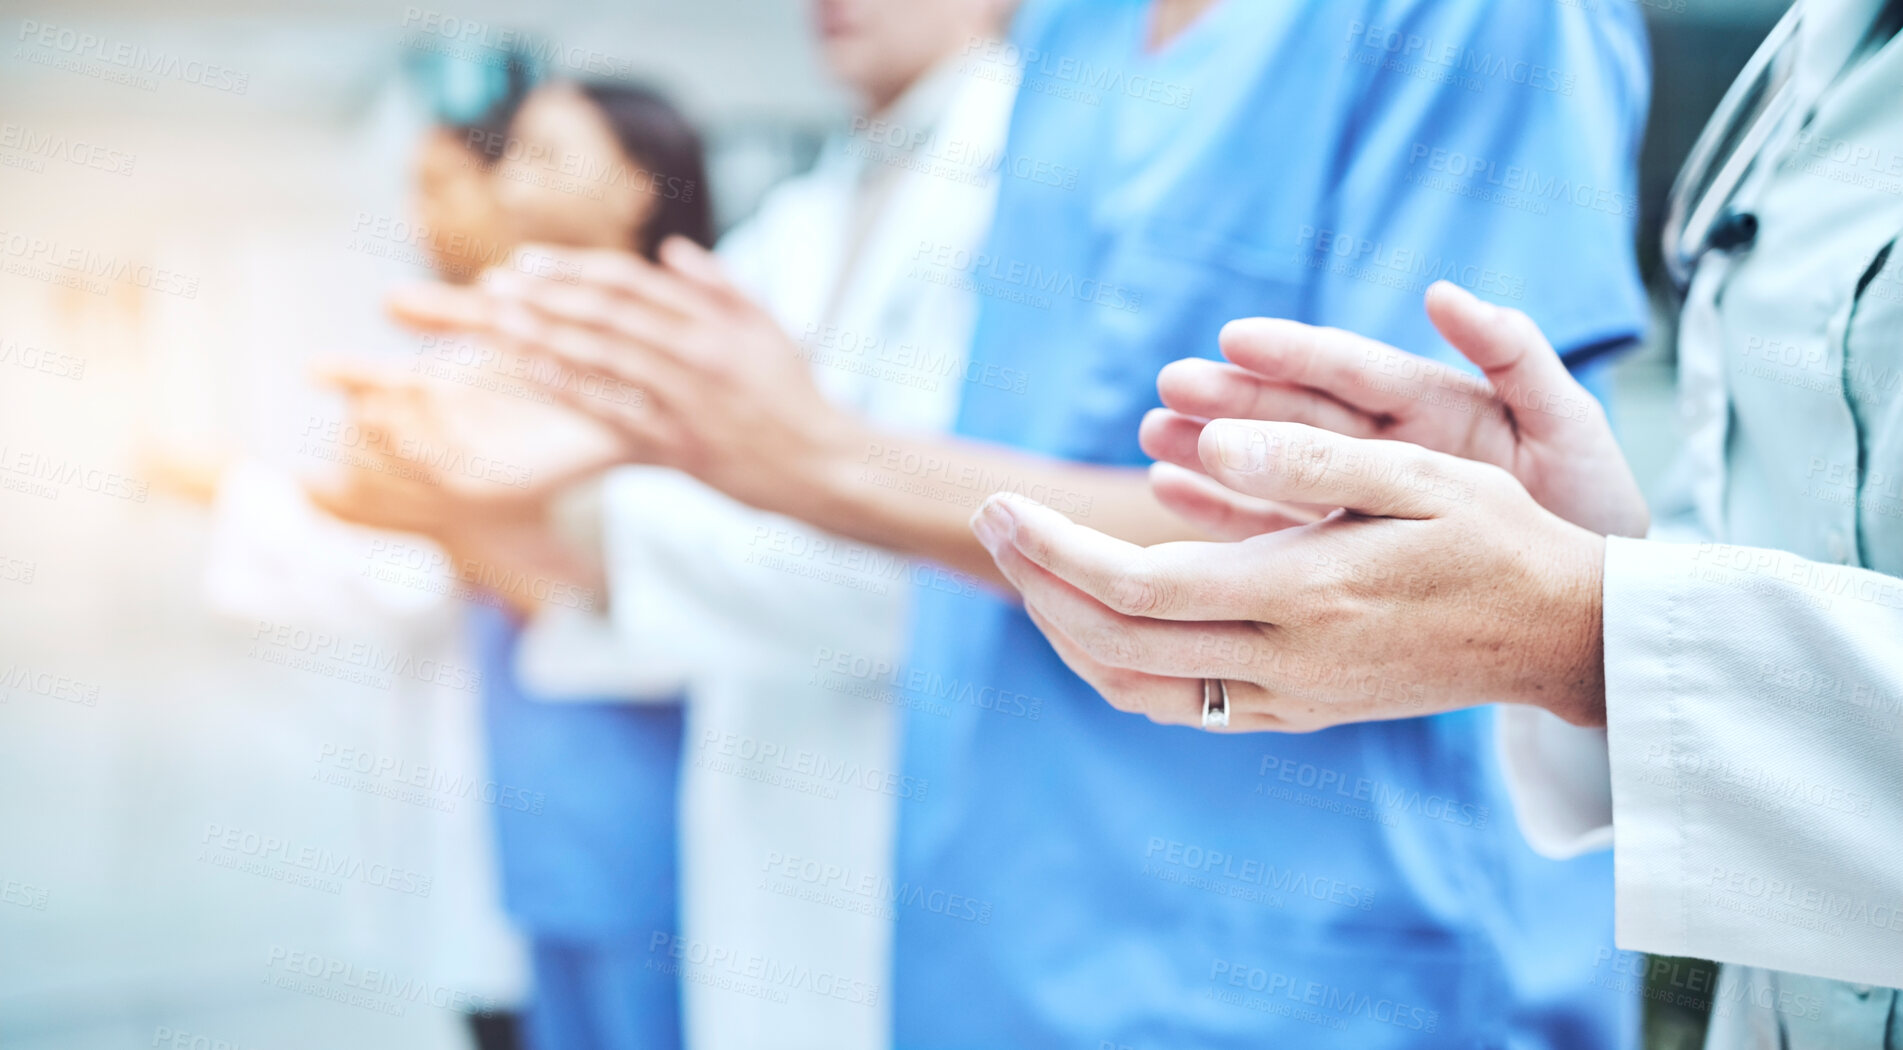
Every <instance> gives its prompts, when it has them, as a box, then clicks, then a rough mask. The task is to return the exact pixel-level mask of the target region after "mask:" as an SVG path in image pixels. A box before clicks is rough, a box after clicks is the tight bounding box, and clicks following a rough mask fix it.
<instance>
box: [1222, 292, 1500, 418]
mask: <svg viewBox="0 0 1903 1050" xmlns="http://www.w3.org/2000/svg"><path fill="white" fill-rule="evenodd" d="M1217 339H1218V342H1219V343H1220V345H1221V346H1222V352H1223V356H1224V357H1227V358H1228V359H1229V360H1230V361H1233V362H1235V363H1236V364H1237V365H1240V366H1241V367H1243V368H1245V369H1247V370H1248V371H1250V372H1253V373H1255V374H1256V375H1258V376H1260V377H1262V378H1263V379H1266V380H1270V381H1272V382H1277V383H1284V384H1291V385H1294V386H1300V387H1307V388H1308V389H1311V390H1318V391H1321V392H1323V393H1325V394H1327V395H1328V396H1330V397H1332V398H1334V399H1335V400H1337V401H1340V402H1341V403H1343V404H1345V405H1348V406H1352V407H1353V408H1356V409H1358V410H1360V411H1361V412H1363V413H1365V414H1367V415H1369V416H1373V417H1375V420H1376V422H1377V423H1381V422H1392V421H1393V420H1397V419H1402V418H1406V417H1409V416H1412V415H1416V414H1418V413H1419V412H1420V411H1421V410H1422V409H1423V408H1424V407H1427V406H1429V404H1430V403H1431V404H1432V406H1433V407H1435V408H1436V409H1438V410H1441V411H1443V412H1446V413H1447V418H1448V419H1449V420H1457V419H1463V418H1466V417H1468V416H1471V415H1472V413H1473V407H1472V406H1471V404H1470V402H1473V401H1476V400H1477V401H1483V402H1485V401H1490V400H1491V393H1490V391H1489V390H1488V388H1487V385H1486V383H1485V382H1483V381H1481V380H1480V379H1479V378H1478V377H1475V376H1469V375H1467V374H1466V373H1464V372H1460V371H1458V370H1456V369H1453V368H1449V367H1448V366H1446V365H1443V364H1440V363H1438V362H1434V361H1428V360H1427V359H1425V358H1422V357H1418V356H1416V355H1414V354H1410V353H1407V352H1405V351H1402V350H1396V349H1395V348H1394V347H1391V346H1389V345H1387V344H1386V343H1383V342H1380V341H1378V340H1374V339H1369V338H1368V337H1366V336H1363V335H1357V334H1355V333H1354V332H1348V331H1343V330H1342V329H1339V328H1318V327H1315V326H1313V325H1306V324H1301V323H1299V322H1296V321H1288V320H1282V319H1279V318H1270V317H1250V318H1244V319H1242V320H1238V321H1231V322H1229V323H1228V324H1226V325H1224V326H1223V329H1222V334H1221V335H1219V336H1218V337H1217ZM1430 395H1431V396H1430ZM1232 418H1235V417H1232ZM1298 422H1302V421H1299V420H1298Z"/></svg>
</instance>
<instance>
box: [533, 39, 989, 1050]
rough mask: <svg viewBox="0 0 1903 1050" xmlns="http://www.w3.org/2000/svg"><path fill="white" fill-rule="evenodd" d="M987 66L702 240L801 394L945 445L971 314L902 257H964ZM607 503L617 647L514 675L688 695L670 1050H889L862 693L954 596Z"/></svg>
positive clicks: (891, 790)
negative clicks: (794, 350) (675, 1041)
mask: <svg viewBox="0 0 1903 1050" xmlns="http://www.w3.org/2000/svg"><path fill="white" fill-rule="evenodd" d="M974 72H976V73H977V74H979V75H974ZM1000 72H1001V71H999V70H995V69H990V68H988V67H981V66H980V65H978V64H977V63H976V62H975V61H973V60H969V59H965V58H963V57H962V56H960V57H955V58H953V59H951V60H949V61H947V62H946V63H944V64H943V65H941V66H940V67H938V68H937V69H936V70H935V71H933V72H932V73H931V74H929V75H928V76H927V77H925V78H924V79H923V80H922V81H921V82H920V83H919V84H917V85H915V86H914V87H913V88H912V89H911V90H910V91H909V92H908V93H907V94H906V95H905V96H904V97H903V98H901V99H900V100H899V101H898V102H897V103H896V104H895V105H894V106H893V107H891V108H890V109H889V110H888V112H887V113H886V114H884V115H883V122H880V123H873V124H871V125H870V126H868V127H864V128H861V129H859V130H858V131H857V132H856V133H855V134H853V135H851V136H848V137H845V138H843V139H841V140H840V141H836V142H833V143H831V144H830V145H829V146H828V148H827V149H826V150H825V151H824V153H823V154H822V156H821V158H820V160H819V162H818V164H817V166H816V167H815V168H814V170H813V171H812V172H811V173H809V174H807V175H805V176H802V177H800V178H796V179H793V180H791V181H790V182H788V183H786V184H784V185H782V186H780V187H778V188H777V189H776V190H775V191H773V192H772V193H771V194H770V195H769V196H768V198H767V200H766V201H765V202H764V204H763V205H762V207H761V208H760V210H759V212H758V214H757V215H756V216H755V217H754V218H753V219H751V220H750V221H749V222H747V223H745V224H744V225H743V226H741V227H739V228H737V229H736V230H734V231H733V232H732V233H731V234H730V235H729V236H728V237H727V238H726V239H725V241H724V242H723V243H722V245H721V251H720V253H721V256H722V259H723V261H724V263H725V264H726V265H727V267H728V268H729V270H730V272H732V273H733V275H734V276H735V278H736V279H737V280H738V281H739V282H740V283H741V284H742V285H743V286H745V287H746V288H748V289H749V291H750V292H751V293H752V294H753V295H754V296H755V297H756V298H757V299H758V300H759V301H760V302H762V303H763V304H764V305H765V306H766V307H768V309H770V310H771V311H772V313H773V314H774V316H775V317H776V318H777V319H778V320H779V321H780V323H781V325H782V326H783V327H784V328H785V329H786V331H787V332H788V333H789V334H790V335H791V336H793V338H794V339H795V340H797V341H798V342H799V344H800V346H801V348H802V350H803V352H804V354H805V355H806V356H807V357H808V360H809V362H810V363H811V365H812V369H813V374H814V377H815V379H816V381H817V382H818V384H819V385H820V388H821V389H822V391H823V392H824V393H825V394H826V395H827V396H828V397H829V398H831V399H832V400H833V401H835V402H836V403H839V404H842V405H845V406H847V407H849V408H850V409H852V410H853V411H856V412H858V413H861V414H862V415H864V416H866V417H868V418H870V419H872V420H874V421H876V422H878V423H880V424H882V425H884V426H886V427H890V428H897V429H902V430H911V431H916V432H932V431H943V430H945V429H947V428H948V427H949V426H950V424H951V423H952V421H953V417H954V416H955V414H956V411H957V406H958V400H959V390H960V388H961V386H962V385H963V383H964V382H965V371H964V362H965V360H966V351H967V343H968V342H969V339H970V335H971V329H972V325H973V321H974V319H975V314H976V300H975V297H974V294H973V293H972V292H971V291H970V290H968V289H966V288H963V287H959V286H957V285H954V284H946V283H942V282H934V281H931V280H926V279H921V271H919V270H918V269H917V268H916V266H915V263H914V260H915V259H917V258H919V257H920V255H921V254H922V253H927V252H932V253H937V252H946V251H949V252H954V253H962V252H976V251H977V250H979V249H980V247H981V245H982V240H983V238H984V236H985V234H986V231H987V229H988V227H989V226H990V221H991V214H992V209H993V205H994V203H995V200H996V194H997V179H999V178H1000V177H1003V176H1002V175H1001V174H1000V173H999V170H998V165H997V163H996V161H997V157H998V155H999V154H1000V152H1001V151H1002V148H1003V145H1004V142H1005V133H1006V130H1007V125H1008V123H1009V117H1010V108H1011V100H1012V97H1013V93H1012V89H1011V78H1010V77H1009V76H1004V75H999V74H1000ZM1002 72H1005V73H1008V71H1002ZM901 129H902V130H901ZM905 141H910V142H913V143H914V145H913V147H912V148H911V149H910V150H902V149H889V148H888V147H887V145H886V144H888V143H892V142H905ZM882 181H883V185H880V183H881V182H882ZM872 186H878V187H879V188H878V189H877V190H871V189H869V187H872ZM868 192H877V193H881V194H884V196H883V207H882V208H880V210H878V211H876V212H872V213H867V212H865V211H864V210H863V209H864V208H865V207H866V205H867V199H866V197H865V196H864V195H865V194H867V193H868ZM856 213H857V214H856ZM856 218H859V219H862V220H864V221H865V223H866V225H865V226H864V233H863V239H862V240H861V242H860V245H859V249H858V251H857V254H856V257H853V256H852V252H851V247H850V240H851V237H852V236H853V230H854V229H855V219H856ZM931 273H932V274H934V275H936V273H937V271H936V270H933V271H931ZM605 497H606V498H605V506H606V513H607V520H606V528H605V532H606V550H607V565H608V572H609V577H610V595H611V607H612V614H613V618H614V621H615V625H616V628H617V631H618V633H619V635H620V636H621V638H622V639H623V640H624V641H625V646H624V647H623V648H622V650H621V652H620V654H619V657H618V658H617V659H616V660H614V661H607V662H604V661H601V660H599V659H590V660H587V661H584V660H582V659H581V658H580V657H579V655H575V656H572V657H570V658H566V659H565V658H562V657H560V656H557V655H556V652H557V649H558V648H559V645H560V643H559V642H558V641H556V640H553V639H551V638H549V637H546V635H547V634H549V633H555V632H544V631H542V630H540V629H536V630H532V631H531V632H530V634H529V635H528V636H527V639H526V640H525V643H524V646H523V649H522V652H521V654H520V655H519V656H518V668H519V669H521V670H522V671H523V673H524V676H525V678H527V679H528V680H529V681H530V682H531V684H532V685H533V687H534V688H536V689H537V690H539V691H543V692H552V693H564V692H566V693H579V692H585V691H589V690H593V691H594V692H595V693H596V695H599V694H600V692H602V691H603V689H604V687H606V689H607V690H608V691H612V692H621V693H624V694H625V693H635V692H644V693H645V694H646V695H647V696H649V697H655V698H658V697H665V696H667V695H669V693H670V692H673V691H677V690H680V689H684V690H685V691H686V693H687V695H688V697H689V704H688V717H687V731H686V742H685V749H686V754H685V761H684V773H683V784H682V801H681V807H682V820H681V898H682V933H681V935H680V938H679V940H678V941H677V942H673V943H669V944H665V945H662V946H661V947H658V948H656V950H655V958H654V959H653V960H651V962H653V963H654V964H656V965H664V966H668V967H670V968H671V967H679V968H680V972H681V977H682V983H683V995H684V1001H685V1028H686V1035H687V1042H688V1045H690V1046H692V1047H695V1048H697V1050H708V1048H712V1050H727V1048H751V1047H759V1046H773V1047H776V1048H799V1047H813V1048H824V1050H876V1048H880V1047H884V1046H887V1045H889V1042H890V1036H889V1021H888V1006H889V1004H888V995H889V981H888V979H887V974H888V971H889V966H890V961H889V960H890V941H891V932H890V929H891V918H892V913H891V888H892V887H891V876H890V871H891V853H892V849H893V842H892V834H893V826H894V820H895V806H901V805H905V804H906V802H905V800H906V799H907V798H912V797H920V796H921V795H922V793H923V792H924V791H925V790H928V789H929V785H921V784H918V783H916V782H915V781H913V780H912V779H910V778H907V777H904V776H902V775H901V774H900V773H899V771H898V769H897V766H898V755H897V746H896V742H897V723H896V721H895V719H896V717H897V715H898V711H897V709H896V707H895V706H894V705H895V704H898V703H900V702H902V701H901V700H900V698H899V696H898V695H897V691H896V690H893V689H890V688H887V687H886V686H885V685H883V684H882V678H883V679H884V681H890V679H891V673H892V669H893V668H894V666H895V665H896V664H897V663H898V661H899V660H900V659H901V656H902V652H903V645H904V640H905V629H906V612H907V608H908V605H909V601H908V598H909V592H910V589H911V587H912V586H913V585H914V584H915V583H916V582H923V583H925V584H926V585H936V586H952V587H959V588H973V587H975V586H976V584H975V582H974V581H971V580H968V579H964V578H962V577H958V576H956V575H954V574H951V573H949V572H947V571H946V570H943V569H939V568H936V567H933V566H928V565H922V564H915V563H912V562H909V561H907V560H905V559H903V558H900V557H898V556H896V555H893V554H891V553H889V552H885V551H881V550H877V549H874V548H869V547H865V546H862V545H860V544H856V543H852V542H850V541H847V540H845V539H843V538H840V537H837V536H832V535H828V534H826V533H822V532H819V531H817V530H815V529H813V528H811V527H809V526H807V525H805V524H803V523H801V522H798V521H795V520H793V519H790V518H786V517H782V516H779V515H774V514H767V513H763V512H760V511H758V510H755V509H752V508H750V507H746V506H743V505H741V504H739V503H736V502H735V501H733V500H730V499H728V498H727V497H725V496H723V495H721V494H720V493H718V492H715V491H713V490H712V489H710V488H708V487H706V486H704V485H702V484H700V483H699V482H696V481H694V480H692V479H690V478H687V477H685V476H683V475H680V474H678V473H675V472H672V471H667V470H660V469H654V468H624V469H623V470H621V471H617V472H616V473H615V475H614V476H613V477H612V478H611V480H610V483H609V485H608V487H607V491H606V493H605ZM551 622H553V621H551ZM538 628H539V625H538ZM564 631H566V632H567V633H568V635H569V638H570V639H571V641H572V640H573V639H576V638H580V637H582V636H583V635H584V634H585V630H584V629H583V628H579V627H573V626H571V627H570V628H565V629H564ZM570 652H571V653H573V652H574V650H572V649H571V650H570ZM584 663H587V664H590V665H592V667H593V671H592V672H591V673H590V674H588V675H586V676H583V675H580V674H578V673H577V669H578V668H580V667H582V666H583V665H584ZM609 663H613V664H615V665H617V667H618V670H617V669H616V668H615V667H610V666H609ZM583 677H587V678H589V679H590V680H588V681H583V680H582V678H583Z"/></svg>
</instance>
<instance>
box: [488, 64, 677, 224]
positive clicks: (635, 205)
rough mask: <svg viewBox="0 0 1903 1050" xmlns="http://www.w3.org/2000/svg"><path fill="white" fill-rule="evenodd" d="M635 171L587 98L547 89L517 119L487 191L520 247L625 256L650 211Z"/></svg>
mask: <svg viewBox="0 0 1903 1050" xmlns="http://www.w3.org/2000/svg"><path fill="white" fill-rule="evenodd" d="M640 168H641V162H640V161H639V160H638V159H636V158H632V157H629V156H627V155H625V154H623V153H622V152H621V144H620V143H619V142H617V141H616V140H615V134H614V129H613V128H612V127H610V126H609V124H608V120H607V118H606V117H603V116H602V115H601V110H600V109H598V108H596V106H595V104H594V103H593V102H590V101H589V100H588V97H587V96H586V95H583V94H582V93H581V92H580V91H577V90H576V89H574V88H573V87H570V86H568V85H565V84H552V85H549V86H548V87H543V88H538V89H536V90H535V91H534V92H533V93H532V94H530V95H529V97H528V99H527V101H525V102H523V104H522V108H521V110H520V111H518V112H517V113H516V116H515V120H514V122H513V123H511V124H510V125H509V135H508V145H507V147H506V148H505V149H504V151H503V156H502V159H501V160H499V161H497V162H496V166H495V170H494V172H493V173H492V176H491V184H492V185H493V186H494V188H495V198H496V202H497V203H498V204H499V205H500V207H501V209H502V217H503V222H504V226H505V227H506V229H507V230H508V233H509V235H510V236H511V237H512V238H514V240H515V242H516V243H518V244H521V243H526V242H529V241H539V242H542V243H546V244H559V245H566V246H571V247H578V248H630V247H632V246H633V245H634V243H635V231H637V230H639V229H640V228H641V227H642V226H643V225H645V224H646V222H647V221H648V218H649V216H650V215H651V214H652V213H653V210H654V204H655V201H654V198H653V197H652V196H651V195H649V194H647V193H643V192H641V190H640V187H641V186H642V185H643V184H644V181H643V180H641V179H638V178H635V177H633V176H634V175H635V173H636V172H637V171H639V170H640Z"/></svg>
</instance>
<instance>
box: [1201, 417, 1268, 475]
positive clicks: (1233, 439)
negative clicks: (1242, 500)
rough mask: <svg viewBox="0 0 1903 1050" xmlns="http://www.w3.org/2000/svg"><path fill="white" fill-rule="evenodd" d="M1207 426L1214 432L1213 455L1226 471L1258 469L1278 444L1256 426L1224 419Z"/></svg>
mask: <svg viewBox="0 0 1903 1050" xmlns="http://www.w3.org/2000/svg"><path fill="white" fill-rule="evenodd" d="M1208 429H1209V430H1210V431H1211V432H1213V433H1214V434H1215V440H1216V455H1217V458H1219V459H1221V460H1222V465H1223V466H1225V467H1227V468H1229V469H1230V470H1245V471H1255V470H1261V469H1262V468H1263V467H1264V466H1267V465H1268V462H1269V457H1270V456H1271V455H1273V454H1274V453H1275V450H1276V447H1277V446H1278V445H1279V444H1280V443H1281V439H1280V438H1278V437H1275V436H1273V435H1270V434H1265V433H1263V432H1262V431H1261V430H1260V429H1258V428H1256V427H1252V426H1249V425H1247V424H1244V423H1238V422H1235V421H1233V420H1228V419H1219V420H1216V421H1215V422H1213V423H1211V424H1209V428H1208Z"/></svg>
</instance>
